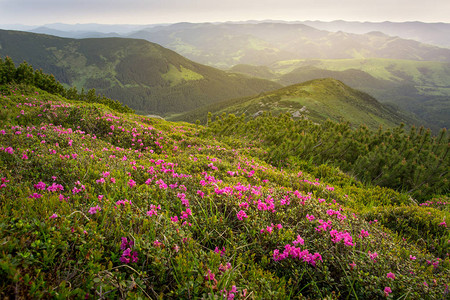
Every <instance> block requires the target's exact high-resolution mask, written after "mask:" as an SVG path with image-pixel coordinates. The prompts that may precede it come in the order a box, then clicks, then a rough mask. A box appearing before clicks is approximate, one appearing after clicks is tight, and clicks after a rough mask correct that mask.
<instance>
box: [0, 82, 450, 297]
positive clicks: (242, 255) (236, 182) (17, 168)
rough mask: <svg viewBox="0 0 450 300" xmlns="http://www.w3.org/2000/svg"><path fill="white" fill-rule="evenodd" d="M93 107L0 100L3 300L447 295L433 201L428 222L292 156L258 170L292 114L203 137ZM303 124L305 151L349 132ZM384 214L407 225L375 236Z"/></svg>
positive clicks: (36, 98)
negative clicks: (420, 240) (320, 139)
mask: <svg viewBox="0 0 450 300" xmlns="http://www.w3.org/2000/svg"><path fill="white" fill-rule="evenodd" d="M36 92H38V93H36ZM94 95H95V93H93V92H91V93H89V92H88V93H87V94H85V97H86V101H76V100H67V99H66V98H63V97H61V96H60V95H54V94H50V93H48V92H45V91H42V90H38V89H37V88H36V87H33V86H24V85H19V86H17V85H14V86H12V87H6V86H4V89H3V90H2V92H1V93H0V106H1V108H2V109H1V110H0V278H1V280H0V297H2V298H56V299H68V298H69V299H70V298H76V299H79V298H102V299H103V298H112V299H116V298H117V299H126V298H130V299H142V298H155V299H166V298H168V299H172V298H182V299H189V298H193V299H197V298H202V299H217V298H223V297H225V298H232V297H233V296H234V298H235V299H246V298H248V299H266V298H269V299H286V298H309V299H339V298H360V299H378V298H383V297H384V296H385V292H384V290H385V287H390V288H391V290H392V292H391V293H389V297H391V298H402V297H408V298H412V299H424V298H425V299H426V298H430V299H440V298H445V297H447V296H448V286H447V285H448V282H449V280H450V272H449V270H450V268H449V259H448V253H445V251H447V249H448V248H444V247H442V245H441V244H437V243H438V242H439V243H441V242H442V241H443V240H444V236H446V235H448V231H444V230H443V229H444V228H443V227H442V225H439V224H438V225H437V226H438V227H436V226H435V225H436V222H437V220H441V219H442V218H443V217H445V216H446V215H447V214H448V212H447V211H446V210H445V209H441V206H445V204H444V203H443V202H445V201H446V200H445V198H444V197H442V198H437V199H434V200H430V202H426V205H429V206H433V205H434V206H436V207H437V208H438V207H439V208H440V209H441V210H437V209H430V208H426V209H425V210H424V211H426V212H430V213H431V216H430V217H427V216H428V215H427V214H423V213H421V212H422V210H415V209H414V207H412V204H411V201H409V195H407V194H402V193H399V192H396V191H393V190H390V189H388V188H381V187H371V186H367V185H365V184H364V183H362V182H360V181H358V180H357V179H356V178H353V177H350V176H349V175H346V174H344V173H343V172H342V171H340V170H339V169H338V168H337V167H333V166H332V165H330V164H321V165H318V166H315V165H314V163H313V162H312V160H301V159H300V158H298V157H296V159H292V158H291V154H292V153H294V152H292V153H290V154H289V156H288V157H287V158H286V161H283V162H282V161H280V160H277V159H276V157H282V153H281V152H279V153H277V154H276V157H273V158H272V159H273V160H274V162H275V163H276V164H277V165H279V167H277V166H274V165H271V164H268V163H267V162H264V160H269V159H268V157H269V154H271V155H273V154H272V153H268V152H267V150H268V146H270V145H269V144H265V143H264V141H263V140H260V139H257V138H255V139H253V137H252V136H254V137H258V135H256V133H261V134H263V135H264V137H270V139H271V141H272V142H273V143H278V144H281V141H282V142H284V146H283V147H284V148H283V149H285V150H286V151H287V150H289V149H291V148H290V146H291V145H290V137H291V134H293V133H292V132H294V133H295V130H294V129H298V128H297V126H299V125H298V123H297V122H298V121H293V120H292V119H291V118H290V117H289V116H286V115H282V116H280V117H277V118H275V117H271V116H264V117H261V118H259V119H256V120H253V121H251V122H248V123H246V122H245V118H244V117H236V116H232V115H231V116H221V117H218V120H217V121H215V122H212V120H211V118H210V121H209V123H208V126H209V128H205V127H202V126H200V125H193V124H187V123H171V122H167V121H164V120H162V119H156V118H148V117H143V116H138V115H134V114H129V113H120V112H118V111H115V110H113V109H111V108H110V107H108V106H106V105H103V104H99V103H91V102H89V100H88V99H90V98H92V97H94ZM260 121H264V122H263V123H260ZM300 123H301V124H303V125H302V126H304V136H305V139H304V141H305V143H306V144H305V145H308V143H310V142H312V140H308V139H306V136H308V135H309V133H310V132H311V133H313V134H314V135H317V136H320V133H321V132H322V131H327V130H331V131H332V130H336V131H337V132H341V134H342V136H343V137H344V136H345V137H349V136H352V132H353V130H352V129H351V128H350V127H349V125H348V124H335V123H332V122H328V123H326V126H327V127H320V126H319V125H315V124H313V123H311V122H308V121H301V122H300ZM287 125H288V126H289V127H283V126H287ZM277 126H279V127H277ZM315 127H319V128H318V129H317V130H316V131H314V130H312V129H313V128H315ZM281 128H284V129H286V130H284V131H277V132H278V133H277V132H276V131H274V130H279V129H281ZM287 129H292V130H287ZM319 129H322V130H319ZM365 130H366V131H367V132H370V131H368V130H367V129H365ZM243 132H245V134H243ZM280 132H282V133H283V134H282V136H280V137H278V134H279V133H280ZM219 133H221V136H219ZM269 133H270V134H271V135H270V136H269ZM391 133H392V132H391ZM373 134H374V136H378V135H376V134H375V133H373ZM392 134H393V135H395V134H397V135H399V136H401V130H397V131H396V132H394V133H392ZM245 135H247V137H245ZM417 135H418V136H419V137H420V139H423V133H421V134H417ZM250 137H252V138H250ZM324 137H325V136H324ZM331 137H332V135H330V136H329V137H327V138H331ZM368 137H370V134H368ZM277 138H280V140H277ZM428 138H429V139H431V137H428ZM281 139H282V140H281ZM342 139H344V138H342ZM316 144H317V143H316ZM335 144H336V145H337V144H338V143H335ZM325 145H326V146H327V147H330V146H331V145H328V144H325ZM426 145H428V142H427V143H425V144H424V147H423V148H424V149H425V148H426V147H425V146H426ZM433 145H434V144H433ZM297 146H300V147H301V146H302V144H299V145H297ZM434 146H436V145H434ZM316 148H318V147H316ZM337 149H339V148H337ZM321 151H322V152H323V149H322V150H321ZM313 152H314V151H313ZM324 153H325V152H324ZM327 155H331V154H330V153H328V154H327ZM270 157H271V156H270ZM292 157H293V156H292ZM318 157H319V156H318ZM288 164H290V165H288ZM407 204H410V205H411V207H406V205H407ZM385 205H390V206H392V211H393V215H396V216H404V217H405V218H406V217H411V219H412V221H411V222H412V223H408V224H406V223H405V224H403V223H402V224H396V223H394V222H393V221H391V220H390V219H388V218H387V216H388V214H386V218H382V217H380V221H379V222H376V223H374V222H368V220H369V221H373V220H371V219H370V218H369V215H368V214H369V213H373V214H377V213H379V212H382V211H381V210H380V211H379V210H378V208H376V207H375V206H379V208H380V209H381V207H383V206H385ZM426 205H423V206H426ZM396 207H399V209H398V210H395V208H396ZM404 207H405V208H406V209H405V212H404V213H403V212H402V213H400V208H404ZM387 208H388V209H391V208H389V206H387ZM420 209H422V207H420ZM416 216H418V218H420V219H422V220H425V221H424V222H423V226H424V227H425V228H426V230H427V233H428V235H425V236H426V237H427V243H428V244H427V245H426V247H422V245H420V244H417V243H416V241H415V240H413V238H414V237H415V236H416V235H417V234H423V232H422V231H420V230H421V229H420V228H419V229H418V230H419V231H418V232H415V231H412V230H409V227H411V228H414V229H416V227H414V224H413V223H414V222H415V221H414V220H415V219H414V218H416ZM381 220H383V221H381ZM384 220H389V222H387V221H386V222H385V221H384ZM427 221H431V223H430V224H428V223H426V222H427ZM382 222H385V223H386V224H391V225H389V226H392V228H398V229H399V230H398V232H399V233H398V234H396V233H393V231H394V229H392V230H389V229H388V228H387V226H388V225H386V227H383V226H380V223H381V224H384V223H382ZM421 224H422V223H421ZM439 226H440V227H439ZM400 229H401V230H400ZM403 238H404V239H403ZM435 243H436V244H435ZM433 247H434V248H433ZM446 247H447V246H446ZM427 249H429V250H430V251H427ZM438 254H439V256H437V255H438ZM411 257H414V258H415V260H412V259H411ZM428 261H429V262H430V263H428Z"/></svg>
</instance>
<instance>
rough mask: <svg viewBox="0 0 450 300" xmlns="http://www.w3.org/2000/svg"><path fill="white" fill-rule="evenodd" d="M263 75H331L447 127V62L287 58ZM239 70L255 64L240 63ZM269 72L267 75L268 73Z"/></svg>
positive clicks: (292, 78)
mask: <svg viewBox="0 0 450 300" xmlns="http://www.w3.org/2000/svg"><path fill="white" fill-rule="evenodd" d="M269 69H270V71H271V73H269V72H266V73H265V75H266V76H265V77H264V76H261V77H264V78H270V79H271V80H276V78H278V82H280V83H282V84H285V85H289V84H296V83H300V82H304V81H307V80H312V79H318V78H327V77H331V78H335V79H338V80H340V81H342V82H344V83H345V84H347V85H349V86H351V87H352V88H355V89H359V90H362V91H364V92H366V93H369V94H370V95H372V96H374V97H375V98H377V99H378V100H379V101H381V102H383V103H390V104H394V105H396V106H398V107H400V108H402V109H403V110H406V111H409V112H412V113H414V114H416V115H417V117H418V118H420V119H422V120H424V123H423V125H425V126H428V127H432V128H433V129H434V130H438V129H439V128H442V127H446V128H449V127H450V123H449V115H450V105H449V102H448V99H449V97H450V85H449V82H450V65H449V64H448V63H442V62H431V61H411V60H393V59H339V60H320V59H313V60H290V61H280V62H277V63H275V64H273V65H271V66H270V68H269ZM237 70H238V71H239V72H241V73H243V74H249V75H252V76H257V75H258V68H257V67H251V66H241V67H239V68H238V69H237ZM269 74H270V77H269Z"/></svg>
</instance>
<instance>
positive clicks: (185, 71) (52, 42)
mask: <svg viewBox="0 0 450 300" xmlns="http://www.w3.org/2000/svg"><path fill="white" fill-rule="evenodd" d="M0 41H1V44H2V48H1V49H0V57H5V56H9V57H11V58H12V59H13V61H15V62H16V63H18V62H21V61H24V60H25V61H27V62H28V63H30V64H32V65H33V66H34V67H35V68H38V69H42V70H43V71H44V72H46V73H49V74H53V75H54V76H55V78H56V80H58V81H59V82H60V83H61V84H63V85H64V86H65V87H72V86H76V87H77V88H78V89H79V90H82V89H84V90H86V91H88V90H91V89H95V90H96V92H97V93H100V94H102V95H105V96H106V97H108V98H113V99H118V100H120V102H121V103H122V104H124V105H126V106H129V107H131V108H133V109H135V110H136V111H139V112H140V113H142V114H157V115H165V114H169V113H179V112H185V111H188V110H192V109H194V108H197V107H200V106H203V105H206V104H210V103H215V102H218V101H222V100H225V99H230V98H236V97H243V96H249V95H255V94H258V93H260V92H263V91H269V90H273V89H277V88H280V87H281V85H280V84H278V83H275V82H272V81H268V80H263V79H257V78H251V77H248V76H245V75H241V74H230V73H227V72H224V71H220V70H217V69H214V68H212V67H207V66H204V65H201V64H198V63H195V62H193V61H190V60H188V59H185V58H184V57H182V56H180V55H178V54H176V53H175V52H173V51H171V50H168V49H166V48H163V47H161V46H159V45H156V44H153V43H150V42H147V41H144V40H141V39H139V40H138V39H124V38H101V39H66V38H58V37H54V36H48V35H40V34H34V33H25V32H17V31H7V30H0ZM8 82H9V81H8ZM50 84H51V82H45V83H43V85H44V86H49V85H50ZM40 88H41V87H40ZM83 95H84V93H83V92H81V96H80V97H83ZM99 98H100V99H98V102H99V103H103V104H105V103H106V102H107V101H106V100H104V99H103V98H102V96H99ZM71 99H75V98H71ZM102 99H103V100H102ZM105 99H106V98H105ZM79 100H83V99H79ZM111 104H112V105H114V104H113V103H111ZM114 106H115V105H114Z"/></svg>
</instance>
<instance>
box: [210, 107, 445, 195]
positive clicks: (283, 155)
mask: <svg viewBox="0 0 450 300" xmlns="http://www.w3.org/2000/svg"><path fill="white" fill-rule="evenodd" d="M208 126H209V128H210V130H212V132H214V133H215V134H217V135H218V136H229V135H240V136H245V137H247V138H250V139H252V140H257V141H260V143H261V145H263V146H264V147H265V149H266V151H267V155H266V156H265V159H266V160H267V161H270V162H272V163H274V164H276V165H288V164H289V163H294V162H296V161H298V160H306V161H312V162H313V163H315V164H323V163H330V164H332V165H335V166H338V167H339V168H341V169H342V170H343V171H345V172H349V173H350V174H352V175H353V176H355V177H356V178H358V179H359V180H361V181H364V182H369V183H371V184H373V185H380V186H384V187H389V188H393V189H396V190H398V191H407V192H408V193H411V194H412V195H413V196H414V197H417V198H420V199H427V198H428V197H431V196H432V195H433V194H446V193H448V192H449V191H450V187H449V179H450V177H449V176H450V174H449V172H448V166H449V165H450V155H449V149H450V144H449V139H450V137H449V136H448V133H447V131H446V130H445V129H443V130H442V131H441V132H440V134H439V135H438V136H432V135H431V132H430V130H425V129H424V128H423V127H421V128H420V129H418V130H417V129H416V128H415V127H413V128H411V130H410V131H409V132H407V131H405V130H404V126H403V125H401V126H399V127H396V128H394V129H387V130H382V129H381V128H380V129H379V130H378V131H371V130H369V129H368V128H367V127H364V126H361V127H359V128H358V129H352V128H351V127H350V126H349V124H348V123H335V122H332V121H326V122H324V123H322V124H315V123H313V122H311V121H308V120H293V119H292V118H291V117H290V116H289V115H284V114H283V115H280V116H277V117H274V116H271V115H270V114H263V115H262V116H260V117H258V118H256V119H253V120H250V121H245V119H243V118H236V117H235V116H234V115H229V116H228V117H222V118H221V119H219V120H218V121H216V122H213V123H212V124H209V125H208Z"/></svg>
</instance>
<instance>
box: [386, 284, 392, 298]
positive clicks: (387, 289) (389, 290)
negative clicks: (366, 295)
mask: <svg viewBox="0 0 450 300" xmlns="http://www.w3.org/2000/svg"><path fill="white" fill-rule="evenodd" d="M390 293H392V290H391V288H390V287H388V286H387V287H385V288H384V295H385V296H386V297H388V296H389V294H390Z"/></svg>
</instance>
